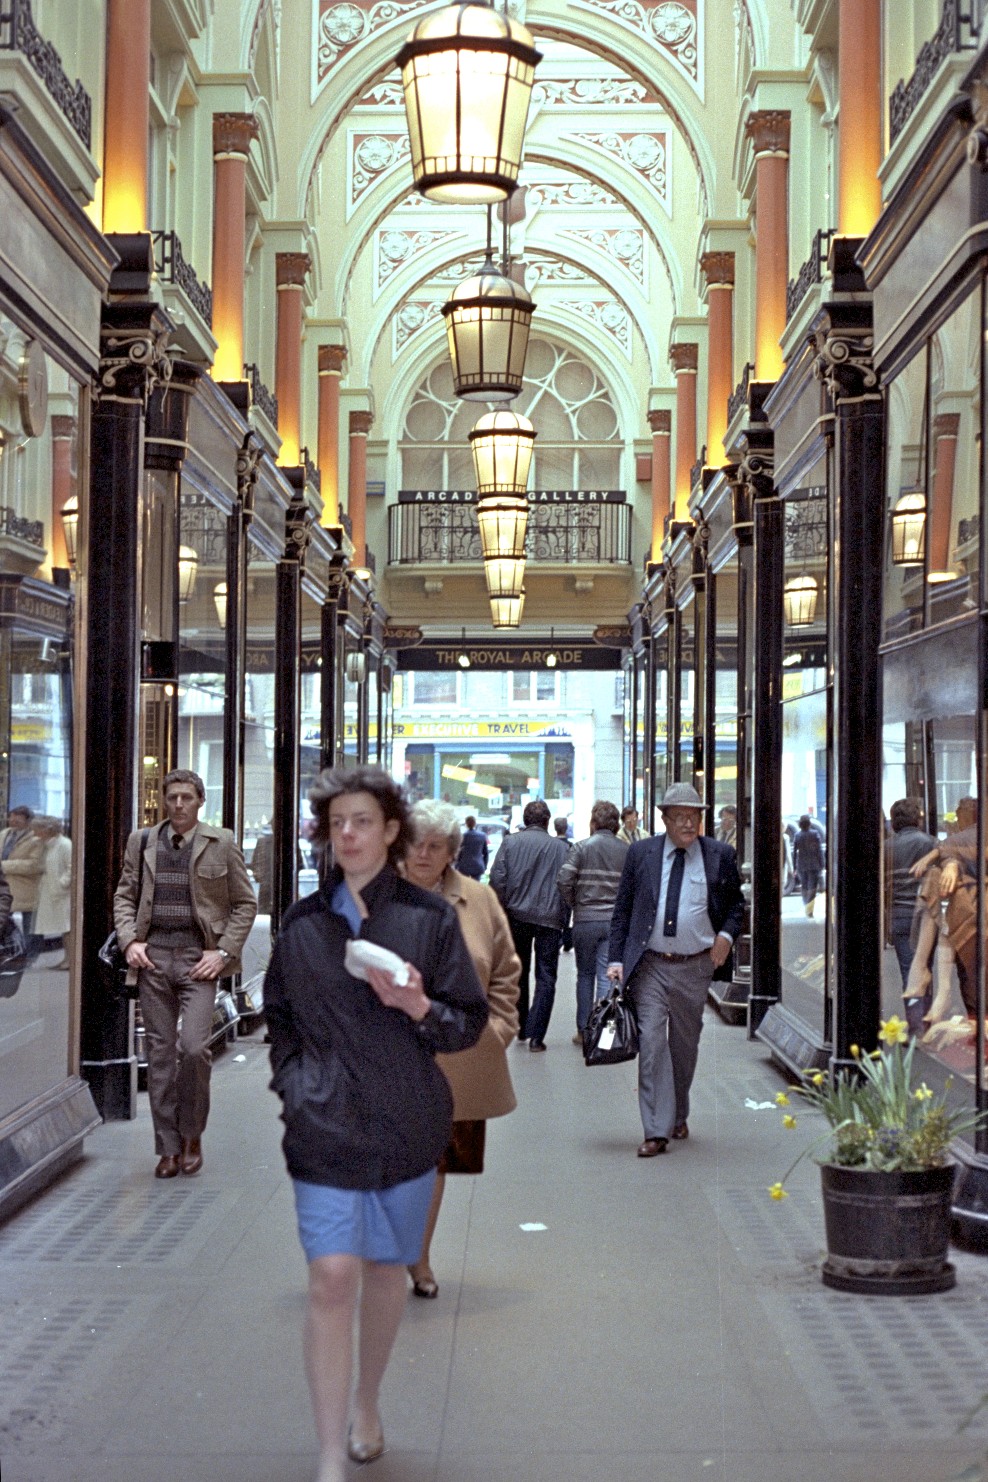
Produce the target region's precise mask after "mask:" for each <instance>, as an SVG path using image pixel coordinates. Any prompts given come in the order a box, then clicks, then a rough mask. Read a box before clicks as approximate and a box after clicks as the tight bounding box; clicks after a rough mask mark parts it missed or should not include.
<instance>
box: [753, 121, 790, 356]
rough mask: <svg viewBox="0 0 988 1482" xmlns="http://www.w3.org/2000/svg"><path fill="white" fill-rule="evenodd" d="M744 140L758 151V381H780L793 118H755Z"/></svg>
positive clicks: (787, 263) (756, 202) (756, 278)
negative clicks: (790, 142) (790, 125)
mask: <svg viewBox="0 0 988 1482" xmlns="http://www.w3.org/2000/svg"><path fill="white" fill-rule="evenodd" d="M745 134H746V135H747V137H748V138H749V139H751V140H752V142H753V144H754V148H755V380H756V381H777V380H778V379H779V377H780V375H781V374H782V366H783V360H782V348H781V346H780V344H779V341H780V340H781V339H782V336H783V334H784V333H785V328H786V286H787V284H788V281H789V114H788V113H785V112H780V111H779V110H777V109H767V110H764V111H762V112H758V113H752V114H751V115H750V116H749V118H748V122H747V123H746V125H745Z"/></svg>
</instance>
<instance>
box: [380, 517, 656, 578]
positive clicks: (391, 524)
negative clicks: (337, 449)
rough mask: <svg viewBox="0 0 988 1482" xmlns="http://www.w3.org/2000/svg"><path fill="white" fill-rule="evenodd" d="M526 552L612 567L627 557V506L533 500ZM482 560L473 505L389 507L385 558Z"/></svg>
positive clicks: (398, 562) (397, 561)
mask: <svg viewBox="0 0 988 1482" xmlns="http://www.w3.org/2000/svg"><path fill="white" fill-rule="evenodd" d="M525 555H526V557H527V558H528V560H530V561H537V562H538V561H541V562H561V563H564V564H566V565H568V566H571V565H585V566H611V565H616V564H620V563H626V562H630V560H631V510H630V508H629V506H628V505H626V504H590V505H583V504H565V505H538V504H533V505H532V506H531V507H530V509H529V514H528V532H527V535H526V538H525ZM482 560H483V551H482V549H481V545H480V528H479V526H478V524H477V513H476V509H475V507H474V506H472V505H462V504H459V505H449V504H442V505H434V504H393V505H392V506H391V507H390V509H389V510H388V562H389V564H390V565H392V566H410V565H416V564H419V563H423V564H425V563H430V562H431V563H433V564H435V563H440V564H443V565H445V564H447V563H453V564H456V563H459V562H465V561H474V562H477V563H479V562H480V561H482Z"/></svg>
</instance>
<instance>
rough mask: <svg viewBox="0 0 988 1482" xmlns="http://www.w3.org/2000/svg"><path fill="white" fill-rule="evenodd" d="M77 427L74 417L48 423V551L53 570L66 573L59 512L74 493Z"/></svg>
mask: <svg viewBox="0 0 988 1482" xmlns="http://www.w3.org/2000/svg"><path fill="white" fill-rule="evenodd" d="M76 435H77V423H76V419H75V418H74V417H59V416H55V417H52V419H51V436H52V444H51V527H50V530H49V537H48V549H49V553H50V555H51V564H52V566H53V567H61V568H62V569H64V570H68V566H69V555H68V551H67V550H66V548H65V530H64V528H63V526H62V510H63V509H64V508H65V505H66V502H67V500H69V499H71V497H72V495H73V494H75V493H76V492H77V490H76V471H75V457H74V454H75V447H76Z"/></svg>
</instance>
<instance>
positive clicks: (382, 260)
mask: <svg viewBox="0 0 988 1482" xmlns="http://www.w3.org/2000/svg"><path fill="white" fill-rule="evenodd" d="M454 235H456V234H455V233H451V232H446V231H398V230H396V229H395V228H394V227H385V228H384V229H382V230H380V231H377V232H375V233H374V297H375V298H377V296H378V294H379V293H380V291H381V289H382V288H383V287H384V285H385V283H387V281H388V279H389V278H392V277H393V276H394V275H395V273H397V272H400V271H401V269H402V268H403V267H404V266H405V264H406V263H407V262H410V261H411V259H412V258H413V257H414V256H415V255H416V254H417V253H422V252H428V250H429V248H430V247H434V246H435V245H436V243H437V242H443V241H447V240H449V238H450V237H451V236H454Z"/></svg>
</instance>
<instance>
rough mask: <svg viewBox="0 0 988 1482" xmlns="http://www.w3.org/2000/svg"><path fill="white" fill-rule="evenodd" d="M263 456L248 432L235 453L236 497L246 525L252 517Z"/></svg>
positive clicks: (253, 435) (255, 438)
mask: <svg viewBox="0 0 988 1482" xmlns="http://www.w3.org/2000/svg"><path fill="white" fill-rule="evenodd" d="M263 456H264V447H263V444H261V443H260V442H259V441H258V440H257V437H256V436H255V434H254V433H253V432H248V434H247V436H246V437H245V438H244V440H243V443H242V444H241V446H240V448H239V449H238V451H237V497H238V498H239V500H240V508H241V512H242V514H243V516H244V520H245V523H246V524H248V525H249V524H250V522H251V520H252V518H253V515H254V495H255V492H256V490H257V479H258V473H259V469H258V464H259V463H260V461H261V458H262V457H263Z"/></svg>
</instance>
